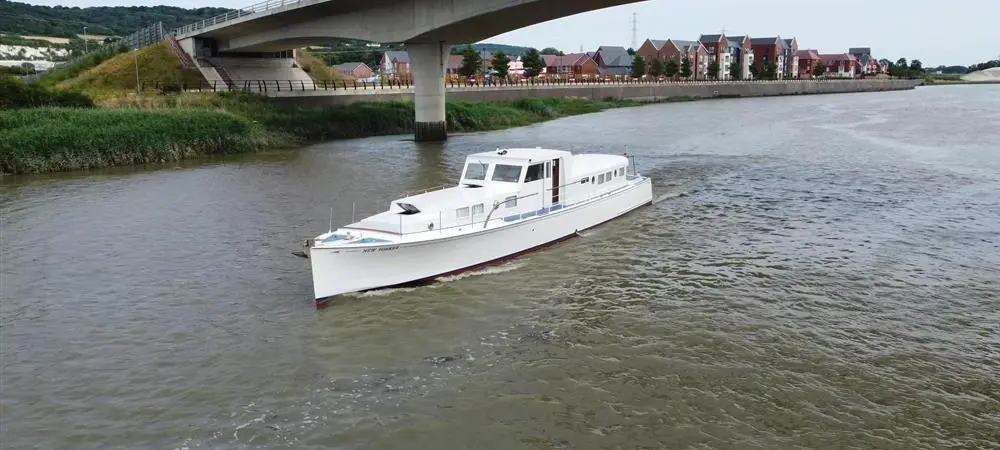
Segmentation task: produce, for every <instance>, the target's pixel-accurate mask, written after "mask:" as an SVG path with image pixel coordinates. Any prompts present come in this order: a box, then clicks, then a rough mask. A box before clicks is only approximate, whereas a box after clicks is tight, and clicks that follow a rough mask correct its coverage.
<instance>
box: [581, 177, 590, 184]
mask: <svg viewBox="0 0 1000 450" xmlns="http://www.w3.org/2000/svg"><path fill="white" fill-rule="evenodd" d="M588 181H590V178H584V179H582V180H580V184H586V183H587V182H588Z"/></svg>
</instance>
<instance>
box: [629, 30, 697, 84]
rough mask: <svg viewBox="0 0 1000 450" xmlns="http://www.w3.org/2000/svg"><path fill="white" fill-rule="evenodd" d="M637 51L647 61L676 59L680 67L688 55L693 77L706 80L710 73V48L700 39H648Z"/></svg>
mask: <svg viewBox="0 0 1000 450" xmlns="http://www.w3.org/2000/svg"><path fill="white" fill-rule="evenodd" d="M635 53H636V54H637V55H639V56H642V58H643V59H645V60H646V62H647V63H648V62H649V61H652V60H653V59H659V60H660V61H663V62H666V61H669V60H674V61H676V62H677V64H678V67H680V64H681V61H682V60H683V58H684V57H685V56H687V57H688V58H690V59H691V79H694V80H704V79H706V78H707V75H708V61H709V55H708V50H706V49H705V46H704V45H702V44H701V42H698V41H682V40H675V39H667V40H665V41H664V40H658V39H646V42H643V43H642V45H641V46H639V50H636V52H635ZM647 67H648V64H647ZM678 73H679V72H678ZM679 76H680V75H678V77H679Z"/></svg>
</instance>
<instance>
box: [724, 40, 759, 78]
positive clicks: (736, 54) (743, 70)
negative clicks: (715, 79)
mask: <svg viewBox="0 0 1000 450" xmlns="http://www.w3.org/2000/svg"><path fill="white" fill-rule="evenodd" d="M726 40H727V41H728V45H729V54H730V56H731V57H732V62H733V63H738V64H739V65H740V76H739V79H741V80H749V79H751V78H753V76H751V75H750V66H752V65H753V46H752V41H751V39H750V36H731V37H727V38H726ZM726 72H727V73H728V72H729V71H728V69H727V70H726Z"/></svg>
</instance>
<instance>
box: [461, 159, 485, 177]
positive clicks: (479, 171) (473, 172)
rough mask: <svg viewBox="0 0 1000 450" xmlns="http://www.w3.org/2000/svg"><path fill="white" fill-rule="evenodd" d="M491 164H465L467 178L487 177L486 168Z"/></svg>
mask: <svg viewBox="0 0 1000 450" xmlns="http://www.w3.org/2000/svg"><path fill="white" fill-rule="evenodd" d="M487 167H489V164H486V163H471V162H470V163H468V164H466V165H465V179H467V180H485V179H486V168H487Z"/></svg>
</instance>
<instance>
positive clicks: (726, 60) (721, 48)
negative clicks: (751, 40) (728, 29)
mask: <svg viewBox="0 0 1000 450" xmlns="http://www.w3.org/2000/svg"><path fill="white" fill-rule="evenodd" d="M698 42H700V43H701V45H703V46H705V51H707V52H708V57H709V59H708V60H707V61H706V64H707V63H710V62H711V61H715V62H717V63H718V64H719V73H716V74H714V75H715V76H716V77H717V78H718V79H720V80H727V79H729V64H730V62H731V60H730V58H731V57H732V55H730V53H729V39H728V38H726V35H725V34H703V35H701V36H700V37H699V38H698ZM706 70H707V66H706ZM709 78H711V77H709Z"/></svg>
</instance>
